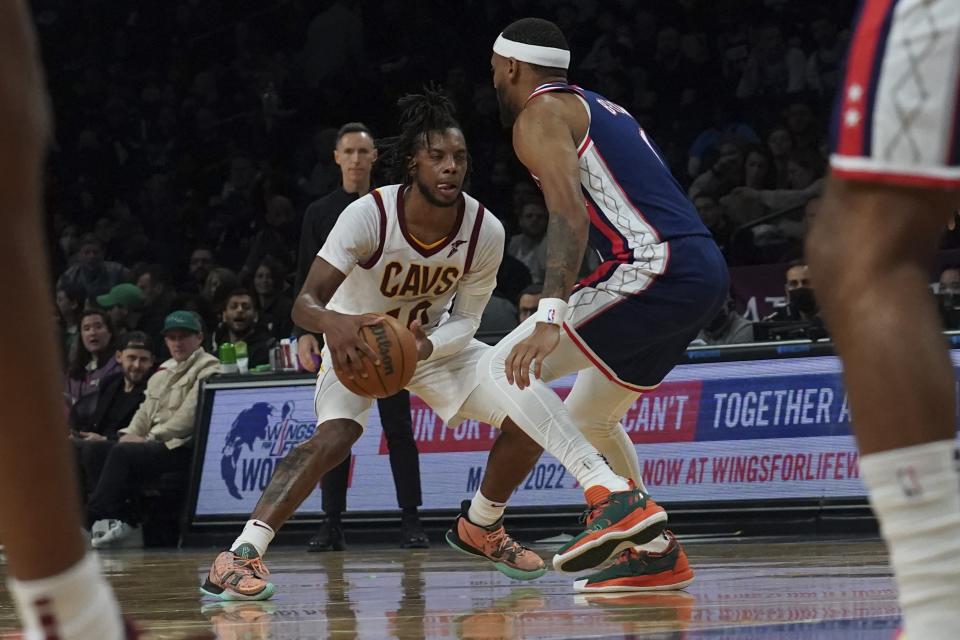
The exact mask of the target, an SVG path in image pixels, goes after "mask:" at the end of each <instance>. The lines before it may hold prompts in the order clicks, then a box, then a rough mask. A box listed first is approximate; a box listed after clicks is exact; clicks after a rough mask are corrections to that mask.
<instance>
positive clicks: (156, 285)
mask: <svg viewBox="0 0 960 640" xmlns="http://www.w3.org/2000/svg"><path fill="white" fill-rule="evenodd" d="M136 282H137V287H139V288H140V291H142V292H143V305H144V306H143V310H142V311H141V312H140V323H139V329H140V330H141V331H143V332H144V333H146V334H147V335H148V336H150V339H151V340H154V341H156V340H157V339H158V338H159V336H160V331H161V330H162V329H163V320H164V318H166V317H167V315H168V314H169V313H170V311H172V309H173V307H172V306H171V305H172V304H173V299H174V298H175V297H176V295H177V292H176V291H174V289H173V276H172V275H171V273H170V270H169V269H167V268H166V267H165V266H163V265H162V264H158V263H153V264H148V265H146V266H144V267H141V268H140V269H139V270H138V271H137V279H136ZM155 349H157V351H155V352H154V353H155V355H159V354H160V353H161V352H162V353H166V351H165V348H164V349H160V348H159V347H156V346H155Z"/></svg>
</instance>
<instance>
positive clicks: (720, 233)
mask: <svg viewBox="0 0 960 640" xmlns="http://www.w3.org/2000/svg"><path fill="white" fill-rule="evenodd" d="M727 197H729V196H727ZM693 206H695V207H696V208H697V211H698V212H699V213H700V219H701V220H703V223H704V224H705V225H707V229H709V230H710V233H712V234H713V239H714V240H715V241H716V243H717V246H719V247H720V249H721V250H723V251H726V250H727V247H728V245H729V243H730V238H731V235H732V234H733V231H734V228H735V224H734V223H733V221H732V220H731V219H730V216H729V215H728V214H727V212H726V211H725V210H724V209H723V208H722V207H721V206H720V203H719V202H717V199H716V198H714V197H713V196H710V195H706V194H701V195H699V196H697V197H696V198H694V199H693Z"/></svg>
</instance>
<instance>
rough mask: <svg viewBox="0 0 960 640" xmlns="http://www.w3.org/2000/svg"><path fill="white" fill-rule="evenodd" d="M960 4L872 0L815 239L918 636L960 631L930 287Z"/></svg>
mask: <svg viewBox="0 0 960 640" xmlns="http://www.w3.org/2000/svg"><path fill="white" fill-rule="evenodd" d="M958 50H960V4H958V3H957V2H956V0H933V1H922V0H899V1H892V0H867V1H866V2H864V4H863V5H862V8H861V12H860V16H859V18H858V23H857V25H856V34H855V35H854V38H853V41H852V42H851V45H850V52H849V57H848V60H847V69H846V76H845V81H844V86H843V87H842V89H841V90H842V92H843V93H842V95H841V96H840V97H839V102H838V109H837V111H836V113H835V114H834V149H833V155H832V157H831V167H832V176H831V179H830V182H829V184H828V187H827V191H826V195H825V196H824V200H823V208H822V210H821V214H820V215H819V216H817V220H816V223H815V225H814V228H813V230H812V233H811V235H810V237H809V239H808V242H807V256H808V257H809V259H810V267H811V270H812V276H813V281H814V283H815V285H816V287H817V295H818V298H819V299H820V302H821V305H822V307H823V313H824V316H825V319H826V322H827V326H828V328H829V329H830V333H831V335H832V336H833V339H834V342H835V343H836V346H837V352H838V353H839V354H840V357H841V358H842V360H843V365H844V380H845V383H846V388H847V393H848V394H849V398H850V407H851V410H852V414H853V416H854V421H853V425H854V431H855V433H856V436H857V442H858V445H859V447H860V452H861V454H862V458H861V460H860V471H861V473H862V475H863V480H864V483H865V484H866V485H867V488H868V489H869V492H870V502H871V505H872V506H873V509H874V511H875V512H876V514H877V518H878V520H879V521H880V527H881V531H882V533H883V536H884V538H885V539H886V541H887V545H888V547H889V550H890V562H891V564H892V566H893V572H894V575H895V577H896V580H897V585H898V587H899V589H900V605H901V609H902V612H903V618H904V627H905V629H904V630H905V633H906V636H907V637H909V638H910V639H911V640H942V639H946V638H956V637H957V636H958V633H960V476H958V473H957V466H956V465H957V463H956V428H955V422H954V420H955V407H954V398H953V389H954V377H955V376H954V371H953V367H952V366H951V363H950V357H949V355H948V353H947V350H946V345H945V343H944V339H943V336H942V335H941V333H940V329H941V327H940V320H939V318H938V316H937V311H936V308H935V306H934V302H933V298H932V296H931V295H930V291H929V288H928V286H927V283H928V279H929V278H928V276H929V273H930V266H931V262H932V259H933V257H934V255H935V253H936V250H937V241H938V239H939V237H940V235H941V233H942V231H943V229H944V227H945V225H946V223H947V220H948V219H949V217H950V216H951V214H952V211H953V210H955V209H956V207H957V205H958V203H960V137H958V136H960V104H958V102H960V91H958V88H960V75H958V74H960V57H958V53H957V52H958Z"/></svg>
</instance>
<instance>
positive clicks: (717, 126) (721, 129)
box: [687, 100, 760, 178]
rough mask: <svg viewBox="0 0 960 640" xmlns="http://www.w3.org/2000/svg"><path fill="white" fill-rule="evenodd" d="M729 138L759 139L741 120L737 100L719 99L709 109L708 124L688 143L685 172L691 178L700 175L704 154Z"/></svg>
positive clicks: (754, 140)
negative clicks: (691, 142) (709, 117)
mask: <svg viewBox="0 0 960 640" xmlns="http://www.w3.org/2000/svg"><path fill="white" fill-rule="evenodd" d="M731 138H739V139H742V140H746V141H748V142H751V143H757V142H759V141H760V138H759V137H757V133H756V132H755V131H754V130H753V129H752V128H751V127H750V126H749V125H747V124H746V123H745V122H744V121H743V117H742V116H741V115H740V114H739V113H738V109H737V102H736V101H734V100H721V101H719V102H716V103H714V105H713V107H712V109H711V121H710V124H709V125H708V126H707V128H706V129H704V130H703V131H701V132H700V133H699V134H698V135H697V137H696V138H695V139H694V141H693V144H691V145H690V150H689V152H688V157H687V174H688V175H689V176H690V177H691V178H696V177H697V176H698V175H700V169H701V165H702V163H703V157H704V155H705V154H706V153H707V152H708V151H709V150H710V149H711V148H713V146H714V145H715V144H717V143H718V142H720V141H722V140H725V139H726V140H729V139H731Z"/></svg>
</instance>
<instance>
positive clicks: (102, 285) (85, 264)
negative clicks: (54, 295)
mask: <svg viewBox="0 0 960 640" xmlns="http://www.w3.org/2000/svg"><path fill="white" fill-rule="evenodd" d="M129 279H130V272H129V271H128V270H127V268H126V267H124V266H123V265H122V264H120V263H117V262H110V261H107V260H104V259H103V245H102V244H101V243H100V239H99V238H98V237H97V236H95V235H94V234H92V233H88V234H86V235H84V236H83V237H82V238H81V239H80V248H79V249H78V251H77V263H76V264H75V265H73V266H71V267H68V268H67V270H66V271H64V272H63V275H61V276H60V279H59V280H58V281H57V288H61V287H63V286H64V285H67V284H78V285H80V286H81V287H83V290H84V291H85V292H86V294H87V296H88V297H93V296H99V295H102V294H104V293H107V292H108V291H109V290H110V288H111V287H113V286H114V285H118V284H120V283H121V282H127V281H128V280H129Z"/></svg>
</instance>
